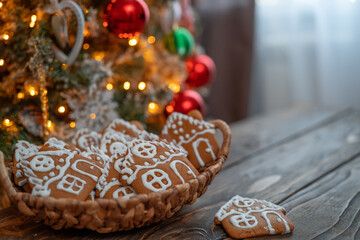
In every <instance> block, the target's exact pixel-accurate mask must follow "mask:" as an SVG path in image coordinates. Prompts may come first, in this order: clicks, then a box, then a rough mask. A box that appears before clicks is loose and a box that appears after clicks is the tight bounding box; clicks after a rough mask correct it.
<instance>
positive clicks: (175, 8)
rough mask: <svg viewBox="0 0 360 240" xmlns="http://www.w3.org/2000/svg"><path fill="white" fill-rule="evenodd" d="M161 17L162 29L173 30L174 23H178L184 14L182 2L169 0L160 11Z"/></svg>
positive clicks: (165, 30)
mask: <svg viewBox="0 0 360 240" xmlns="http://www.w3.org/2000/svg"><path fill="white" fill-rule="evenodd" d="M159 14H160V17H161V21H160V24H161V29H162V30H163V31H164V32H169V31H171V30H172V28H173V26H174V24H176V25H178V22H179V21H180V19H181V16H182V10H181V4H180V2H179V1H176V0H175V1H169V2H168V3H167V4H166V7H164V8H163V9H161V11H159Z"/></svg>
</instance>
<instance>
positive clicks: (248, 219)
mask: <svg viewBox="0 0 360 240" xmlns="http://www.w3.org/2000/svg"><path fill="white" fill-rule="evenodd" d="M230 222H231V224H232V225H234V226H235V227H238V228H253V227H255V226H256V225H257V224H258V220H257V219H256V217H255V216H252V215H248V214H239V215H234V216H232V217H231V218H230Z"/></svg>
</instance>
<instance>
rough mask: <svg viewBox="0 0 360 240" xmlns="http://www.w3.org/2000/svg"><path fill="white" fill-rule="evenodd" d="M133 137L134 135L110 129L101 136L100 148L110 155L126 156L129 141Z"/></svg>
mask: <svg viewBox="0 0 360 240" xmlns="http://www.w3.org/2000/svg"><path fill="white" fill-rule="evenodd" d="M132 139H133V137H130V136H129V135H126V134H124V133H122V132H115V131H108V132H105V133H104V135H103V136H102V138H101V144H100V149H101V151H102V152H103V153H104V154H106V155H108V156H110V157H111V156H113V155H114V154H120V155H123V156H124V155H125V154H126V152H127V143H128V142H129V141H131V140H132Z"/></svg>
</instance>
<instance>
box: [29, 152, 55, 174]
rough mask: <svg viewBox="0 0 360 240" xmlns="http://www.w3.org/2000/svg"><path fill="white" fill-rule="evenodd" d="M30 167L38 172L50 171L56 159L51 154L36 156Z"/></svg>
mask: <svg viewBox="0 0 360 240" xmlns="http://www.w3.org/2000/svg"><path fill="white" fill-rule="evenodd" d="M30 167H31V169H33V170H34V171H37V172H48V171H50V170H51V169H53V168H54V167H55V165H54V160H53V159H52V158H51V157H49V156H35V157H34V158H33V159H32V160H31V162H30Z"/></svg>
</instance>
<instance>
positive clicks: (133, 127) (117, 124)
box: [104, 118, 143, 138]
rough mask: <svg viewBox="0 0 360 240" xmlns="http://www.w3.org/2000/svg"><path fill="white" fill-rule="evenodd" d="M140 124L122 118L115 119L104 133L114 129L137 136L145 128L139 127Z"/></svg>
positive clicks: (114, 130)
mask: <svg viewBox="0 0 360 240" xmlns="http://www.w3.org/2000/svg"><path fill="white" fill-rule="evenodd" d="M138 127H139V126H138V124H132V123H130V122H128V121H125V120H123V119H121V118H118V119H115V120H114V121H112V122H111V123H110V124H109V125H108V126H107V127H106V128H105V130H104V133H106V132H109V131H113V132H120V133H123V134H125V135H127V136H129V137H133V138H136V137H138V136H139V135H140V133H141V132H142V131H143V129H139V128H138Z"/></svg>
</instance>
